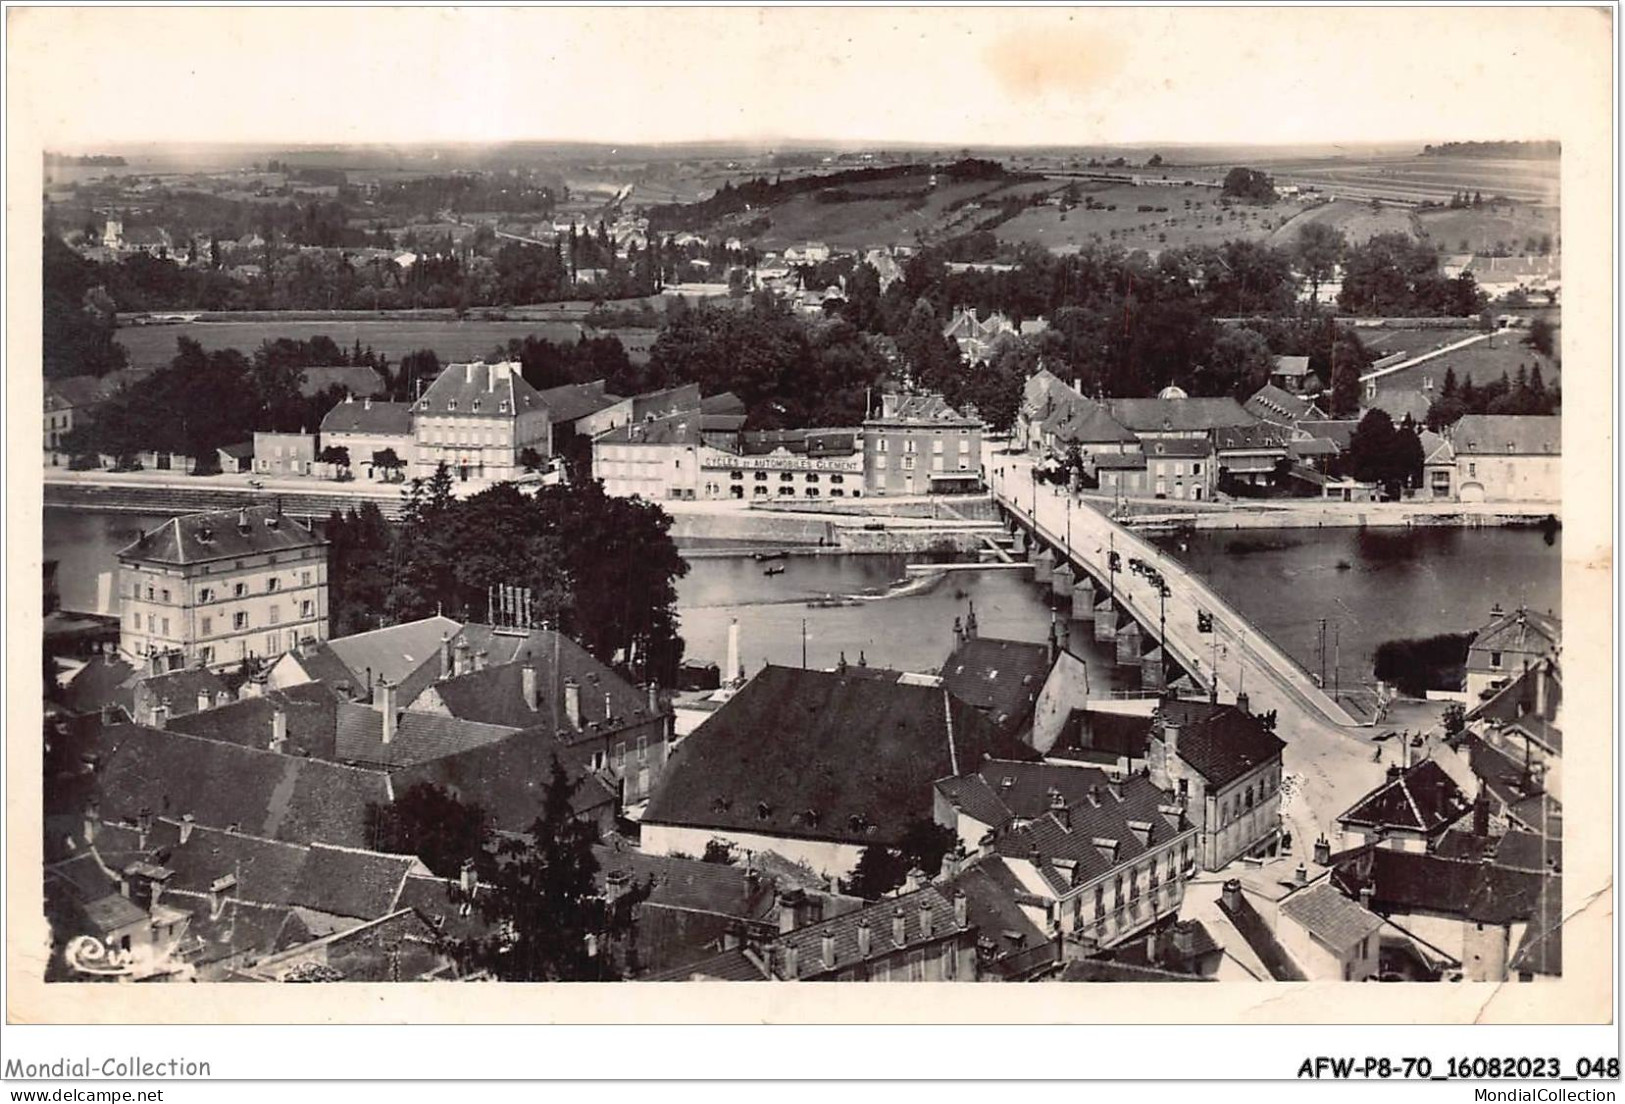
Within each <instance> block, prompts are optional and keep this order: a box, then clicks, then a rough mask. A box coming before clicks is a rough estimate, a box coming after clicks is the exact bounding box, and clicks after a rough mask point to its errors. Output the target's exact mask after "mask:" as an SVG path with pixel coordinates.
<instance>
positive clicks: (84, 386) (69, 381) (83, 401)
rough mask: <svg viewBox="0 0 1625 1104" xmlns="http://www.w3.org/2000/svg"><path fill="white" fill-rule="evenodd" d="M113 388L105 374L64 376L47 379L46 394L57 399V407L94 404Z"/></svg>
mask: <svg viewBox="0 0 1625 1104" xmlns="http://www.w3.org/2000/svg"><path fill="white" fill-rule="evenodd" d="M112 390H113V388H112V387H111V386H109V384H108V381H107V378H106V377H105V376H62V377H59V378H57V379H48V380H46V381H45V395H46V397H47V398H49V399H54V400H56V403H57V407H56V409H61V408H63V407H68V408H78V407H82V406H94V405H96V404H97V403H100V402H103V401H105V400H106V399H107V397H108V395H109V393H110V392H111V391H112Z"/></svg>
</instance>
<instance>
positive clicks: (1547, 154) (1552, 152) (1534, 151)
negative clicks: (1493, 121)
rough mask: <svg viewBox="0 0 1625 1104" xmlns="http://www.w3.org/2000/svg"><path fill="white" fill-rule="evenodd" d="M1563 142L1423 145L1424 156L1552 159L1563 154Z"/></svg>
mask: <svg viewBox="0 0 1625 1104" xmlns="http://www.w3.org/2000/svg"><path fill="white" fill-rule="evenodd" d="M1562 153H1563V144H1562V143H1561V142H1445V143H1443V144H1442V145H1437V146H1423V147H1422V156H1423V157H1493V158H1497V159H1501V158H1519V159H1528V160H1533V161H1551V160H1555V159H1557V158H1558V157H1560V156H1562Z"/></svg>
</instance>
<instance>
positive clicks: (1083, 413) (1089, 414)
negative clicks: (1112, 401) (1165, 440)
mask: <svg viewBox="0 0 1625 1104" xmlns="http://www.w3.org/2000/svg"><path fill="white" fill-rule="evenodd" d="M1056 391H1057V393H1056V395H1055V396H1054V397H1053V398H1052V399H1050V400H1049V401H1048V405H1049V407H1050V409H1051V413H1050V414H1049V416H1048V417H1047V418H1045V420H1044V423H1043V427H1044V431H1045V432H1046V433H1051V434H1054V435H1055V436H1056V437H1058V438H1060V439H1061V440H1062V441H1063V442H1066V443H1072V442H1077V443H1078V444H1080V445H1094V444H1132V443H1134V442H1136V441H1138V440H1139V438H1138V437H1136V436H1135V435H1134V432H1133V431H1132V430H1130V429H1129V428H1128V427H1126V426H1124V425H1122V424H1121V423H1119V422H1118V421H1117V419H1115V418H1113V417H1112V416H1111V413H1110V411H1108V410H1107V409H1106V408H1105V406H1103V405H1102V404H1100V403H1097V402H1095V401H1093V400H1092V399H1086V398H1084V397H1083V396H1081V395H1079V394H1078V393H1077V392H1075V391H1073V390H1072V389H1071V388H1070V387H1067V386H1066V385H1065V384H1061V383H1060V382H1059V381H1056Z"/></svg>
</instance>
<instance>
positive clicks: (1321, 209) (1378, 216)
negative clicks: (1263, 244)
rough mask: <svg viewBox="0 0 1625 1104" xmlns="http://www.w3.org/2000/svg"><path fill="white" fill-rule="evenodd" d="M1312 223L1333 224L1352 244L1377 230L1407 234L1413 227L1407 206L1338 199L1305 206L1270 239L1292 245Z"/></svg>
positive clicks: (1379, 231)
mask: <svg viewBox="0 0 1625 1104" xmlns="http://www.w3.org/2000/svg"><path fill="white" fill-rule="evenodd" d="M1314 223H1320V224H1324V225H1329V226H1334V227H1336V228H1337V229H1339V230H1341V231H1343V236H1344V237H1345V238H1347V239H1348V240H1349V241H1350V242H1352V243H1355V244H1358V243H1360V242H1363V241H1366V240H1368V239H1370V238H1374V237H1376V236H1377V235H1378V234H1407V235H1409V234H1412V233H1413V229H1414V224H1413V222H1412V221H1411V210H1410V208H1408V207H1391V206H1386V207H1383V208H1381V209H1380V210H1376V211H1373V210H1372V209H1371V205H1370V204H1369V203H1356V202H1354V201H1352V200H1347V199H1338V200H1333V201H1332V202H1331V203H1323V204H1321V205H1319V206H1318V207H1311V208H1309V209H1308V210H1305V211H1304V212H1303V213H1302V214H1300V215H1298V216H1297V217H1296V218H1293V219H1292V220H1291V221H1290V222H1288V223H1286V224H1285V225H1284V226H1282V227H1281V228H1280V229H1278V230H1276V231H1275V233H1273V234H1271V235H1270V239H1269V243H1270V244H1271V245H1276V246H1286V245H1291V244H1292V243H1293V242H1295V241H1297V240H1298V235H1299V234H1300V233H1302V232H1303V228H1304V227H1305V226H1309V225H1311V224H1314Z"/></svg>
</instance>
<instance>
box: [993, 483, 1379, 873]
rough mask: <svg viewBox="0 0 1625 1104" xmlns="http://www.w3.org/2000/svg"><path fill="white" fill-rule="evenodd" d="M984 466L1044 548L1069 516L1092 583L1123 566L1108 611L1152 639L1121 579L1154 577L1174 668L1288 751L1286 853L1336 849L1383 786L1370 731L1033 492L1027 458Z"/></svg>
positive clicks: (1002, 499)
mask: <svg viewBox="0 0 1625 1104" xmlns="http://www.w3.org/2000/svg"><path fill="white" fill-rule="evenodd" d="M985 463H986V472H987V482H988V484H989V486H990V487H991V488H992V490H993V495H994V499H995V501H996V502H998V503H999V504H1000V505H1001V506H1003V507H1004V508H1005V509H1006V510H1008V511H1009V512H1010V513H1011V514H1012V515H1014V516H1015V517H1016V518H1017V519H1018V520H1019V521H1020V522H1021V523H1022V524H1023V525H1024V526H1025V527H1027V528H1028V529H1029V530H1035V531H1036V532H1037V534H1038V536H1039V537H1040V538H1041V539H1042V540H1043V541H1044V543H1045V544H1046V545H1048V546H1049V547H1050V548H1052V549H1058V548H1061V547H1062V546H1063V545H1065V544H1066V543H1067V542H1066V535H1067V526H1068V514H1069V513H1070V524H1071V537H1072V540H1071V560H1072V563H1073V564H1074V565H1080V566H1082V567H1083V568H1084V569H1085V570H1087V571H1088V573H1089V574H1090V575H1092V576H1094V578H1095V579H1096V581H1097V582H1098V581H1099V580H1103V579H1106V578H1107V569H1106V562H1107V553H1108V552H1109V551H1110V550H1111V549H1113V548H1115V549H1116V551H1117V552H1118V553H1119V554H1120V555H1121V557H1122V570H1121V571H1120V572H1119V573H1118V575H1117V582H1116V597H1117V601H1118V603H1119V604H1120V605H1122V606H1123V607H1124V608H1125V609H1127V610H1128V611H1129V612H1130V613H1131V614H1132V615H1133V616H1134V617H1135V619H1136V620H1138V621H1139V622H1140V624H1141V625H1142V626H1146V627H1147V628H1149V630H1150V635H1151V636H1152V637H1153V638H1155V634H1156V629H1157V624H1158V607H1157V596H1156V591H1155V588H1154V587H1152V585H1151V584H1150V583H1149V582H1147V581H1146V580H1145V579H1144V578H1142V577H1141V576H1140V575H1138V574H1136V573H1134V572H1132V571H1131V570H1129V566H1128V561H1129V559H1130V557H1138V558H1140V559H1142V560H1145V561H1146V562H1148V563H1150V564H1151V565H1152V566H1154V567H1155V568H1156V569H1157V570H1158V571H1160V572H1161V573H1162V576H1163V578H1164V579H1166V580H1167V582H1168V587H1169V590H1170V592H1171V593H1170V595H1169V597H1168V598H1167V600H1166V606H1165V613H1166V619H1167V633H1168V645H1169V649H1170V651H1172V652H1173V653H1174V655H1175V656H1176V657H1177V658H1178V659H1179V662H1180V665H1181V666H1183V667H1185V668H1186V669H1188V670H1190V669H1193V668H1194V669H1195V671H1194V673H1195V674H1196V676H1197V679H1198V681H1199V682H1201V683H1202V684H1203V685H1204V686H1208V685H1211V683H1210V680H1211V679H1212V678H1213V677H1214V668H1215V660H1216V661H1217V678H1218V686H1219V700H1220V701H1234V700H1235V697H1236V693H1237V692H1238V691H1240V690H1245V691H1246V693H1247V697H1248V702H1249V707H1250V709H1251V710H1252V712H1254V713H1264V712H1268V711H1270V710H1272V709H1273V710H1275V711H1276V733H1277V734H1278V735H1279V736H1280V737H1281V739H1283V740H1284V741H1286V745H1287V747H1286V751H1285V752H1284V755H1283V758H1284V760H1285V767H1286V771H1287V773H1288V775H1290V776H1295V777H1296V782H1295V792H1294V793H1293V795H1292V798H1291V799H1290V800H1288V801H1287V802H1286V803H1285V808H1284V810H1283V814H1284V816H1285V817H1286V820H1287V822H1288V827H1289V829H1290V830H1291V831H1292V833H1293V843H1292V849H1293V852H1294V853H1295V854H1297V855H1298V856H1300V857H1306V856H1307V855H1308V854H1309V852H1310V851H1311V850H1312V848H1313V844H1314V838H1315V835H1317V834H1321V833H1324V834H1325V835H1326V836H1327V838H1328V839H1331V840H1332V841H1333V846H1334V847H1335V846H1336V845H1337V824H1336V817H1337V814H1339V813H1341V812H1343V811H1344V810H1346V809H1347V808H1348V807H1349V806H1350V805H1351V804H1352V803H1353V802H1354V801H1355V800H1356V799H1357V798H1358V797H1359V796H1360V795H1361V794H1363V793H1365V792H1366V791H1367V790H1369V789H1371V788H1372V787H1373V786H1375V785H1376V784H1377V783H1378V782H1380V781H1381V779H1382V775H1383V771H1384V769H1385V764H1384V763H1379V762H1376V761H1374V760H1373V758H1372V750H1373V745H1372V744H1370V743H1368V742H1367V741H1366V740H1365V739H1364V738H1363V737H1365V736H1367V735H1368V734H1370V732H1371V731H1372V730H1371V729H1369V728H1362V727H1360V726H1359V725H1358V724H1357V722H1356V721H1355V720H1354V719H1353V718H1352V717H1350V716H1349V714H1348V713H1347V711H1345V710H1344V709H1343V708H1342V707H1341V706H1340V705H1338V704H1337V703H1336V702H1335V701H1333V700H1332V698H1331V696H1330V695H1328V694H1326V693H1325V692H1324V691H1323V690H1321V689H1320V687H1318V686H1317V685H1315V682H1314V680H1313V679H1311V678H1310V677H1309V675H1308V674H1307V673H1306V672H1305V671H1304V670H1303V668H1302V667H1300V666H1299V665H1298V664H1297V663H1296V662H1294V661H1293V660H1292V658H1291V657H1290V656H1288V655H1286V654H1285V653H1284V652H1282V651H1281V649H1280V648H1279V647H1277V646H1276V645H1275V644H1273V643H1272V642H1271V641H1270V640H1269V638H1268V637H1266V636H1265V635H1264V634H1263V633H1262V632H1260V631H1259V630H1258V629H1257V628H1255V627H1254V626H1252V625H1251V624H1250V623H1248V622H1247V620H1246V619H1245V618H1244V617H1243V616H1242V615H1241V614H1240V613H1239V612H1238V611H1236V610H1235V609H1234V608H1233V607H1231V606H1230V605H1229V604H1228V603H1226V602H1225V601H1224V600H1223V599H1221V598H1220V597H1219V596H1218V595H1217V594H1215V593H1214V592H1213V591H1212V589H1210V588H1209V587H1208V586H1207V585H1206V584H1204V583H1203V582H1202V581H1201V580H1200V579H1198V578H1196V577H1195V576H1193V575H1192V574H1191V573H1190V572H1188V571H1186V570H1185V569H1184V568H1183V567H1182V566H1181V565H1180V564H1178V563H1177V562H1175V561H1174V560H1173V559H1172V558H1171V557H1167V556H1164V555H1162V553H1161V552H1160V551H1158V550H1157V549H1156V548H1154V547H1152V546H1151V545H1149V544H1147V543H1146V542H1145V541H1144V540H1142V539H1141V538H1140V537H1138V536H1137V535H1135V534H1134V533H1132V532H1130V531H1129V530H1127V529H1125V528H1123V527H1122V526H1120V525H1117V524H1116V523H1115V522H1113V521H1111V520H1110V519H1109V518H1108V517H1106V515H1105V514H1103V513H1101V512H1100V511H1099V510H1097V509H1095V508H1094V507H1093V506H1091V505H1087V504H1085V503H1084V502H1083V501H1082V500H1080V499H1075V498H1072V496H1070V495H1068V494H1067V492H1066V490H1065V488H1059V487H1055V486H1053V485H1050V484H1045V483H1038V484H1036V485H1035V483H1034V480H1033V477H1032V461H1031V460H1030V458H1028V457H1025V456H1021V455H1014V454H1006V453H995V452H991V451H990V452H989V453H988V454H987V455H986V458H985ZM1035 507H1036V519H1035V516H1034V514H1035ZM1057 563H1059V560H1058V561H1057ZM1198 609H1202V610H1205V611H1207V612H1209V613H1211V614H1212V615H1213V624H1214V629H1215V632H1213V633H1211V634H1208V633H1198V632H1197V631H1196V613H1197V610H1198Z"/></svg>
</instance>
